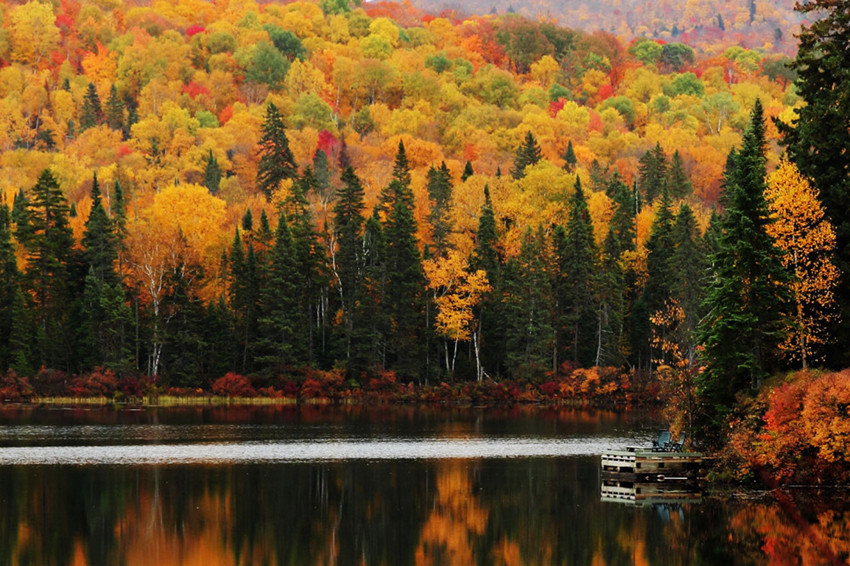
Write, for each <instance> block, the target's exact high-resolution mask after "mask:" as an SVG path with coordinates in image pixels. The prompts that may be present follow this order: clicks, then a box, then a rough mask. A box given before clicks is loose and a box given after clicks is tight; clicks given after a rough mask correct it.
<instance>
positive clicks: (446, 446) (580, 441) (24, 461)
mask: <svg viewBox="0 0 850 566" xmlns="http://www.w3.org/2000/svg"><path fill="white" fill-rule="evenodd" d="M627 441H628V439H624V438H601V437H593V438H570V439H564V440H557V439H552V440H550V439H546V440H539V439H527V438H499V439H483V438H470V439H425V440H419V439H418V440H399V439H393V440H387V441H378V440H361V441H357V440H344V441H338V440H327V441H314V440H309V441H307V440H305V441H296V442H238V443H209V444H200V443H199V444H153V445H126V444H125V445H109V446H26V447H23V446H20V447H7V448H0V465H56V464H63V465H93V464H99V465H140V464H205V463H210V464H212V463H216V464H217V463H263V462H315V461H334V460H404V459H408V460H441V459H453V458H461V459H468V458H529V457H534V458H541V457H566V456H589V455H594V454H599V453H600V452H601V451H602V450H604V449H606V448H616V447H622V446H624V445H625V443H627Z"/></svg>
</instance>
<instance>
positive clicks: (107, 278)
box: [82, 173, 118, 284]
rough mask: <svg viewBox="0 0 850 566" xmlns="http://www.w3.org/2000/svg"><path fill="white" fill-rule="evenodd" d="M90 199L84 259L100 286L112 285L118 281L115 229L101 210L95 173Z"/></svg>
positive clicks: (84, 233) (84, 234)
mask: <svg viewBox="0 0 850 566" xmlns="http://www.w3.org/2000/svg"><path fill="white" fill-rule="evenodd" d="M91 199H92V208H91V212H90V213H89V218H88V220H86V229H85V231H84V232H83V238H82V244H83V250H84V259H85V261H86V263H87V264H88V265H89V267H90V268H91V269H92V270H93V271H94V276H95V278H96V279H97V280H98V281H99V282H100V283H101V284H103V283H114V282H116V281H117V280H118V275H117V273H116V272H115V264H116V262H117V261H118V250H117V245H116V236H115V227H114V224H113V222H112V220H110V218H109V217H108V216H107V214H106V210H105V209H104V208H103V202H102V199H101V196H100V186H99V185H98V182H97V173H95V174H94V175H93V178H92V188H91Z"/></svg>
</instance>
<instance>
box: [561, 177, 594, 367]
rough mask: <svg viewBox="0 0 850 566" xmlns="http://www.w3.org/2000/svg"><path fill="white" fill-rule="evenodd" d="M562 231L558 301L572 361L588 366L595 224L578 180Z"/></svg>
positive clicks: (591, 356) (591, 342)
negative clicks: (564, 227)
mask: <svg viewBox="0 0 850 566" xmlns="http://www.w3.org/2000/svg"><path fill="white" fill-rule="evenodd" d="M563 232H564V233H563V236H562V238H561V239H560V242H558V238H556V243H557V244H558V245H557V248H556V253H557V255H558V268H559V277H560V285H559V291H560V292H559V295H560V298H559V302H560V303H561V305H560V306H561V311H562V312H563V313H564V316H563V326H564V328H565V330H566V336H565V339H566V340H565V342H566V343H565V346H567V350H568V352H569V359H571V360H573V361H574V362H578V363H579V364H581V365H582V366H584V367H587V366H589V365H591V364H592V363H593V361H594V357H595V356H594V354H595V348H594V346H595V345H596V340H595V336H594V330H595V324H594V318H595V316H594V315H595V312H594V308H593V303H594V294H595V285H594V284H595V278H596V277H595V274H596V266H597V249H596V242H595V240H594V238H593V222H592V220H591V219H590V212H589V211H588V208H587V200H586V199H585V196H584V190H583V189H582V187H581V179H579V178H578V177H577V178H576V184H575V191H574V192H573V195H572V197H571V199H570V216H569V221H568V222H567V227H566V230H564V231H563Z"/></svg>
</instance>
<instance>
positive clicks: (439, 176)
mask: <svg viewBox="0 0 850 566" xmlns="http://www.w3.org/2000/svg"><path fill="white" fill-rule="evenodd" d="M428 197H429V198H430V199H431V203H432V205H431V213H430V214H429V215H428V220H429V221H430V223H431V227H432V228H433V234H434V248H435V253H436V255H437V256H438V257H440V256H444V255H445V254H446V253H447V252H448V247H449V243H448V240H447V239H448V236H449V235H450V234H451V232H452V219H451V204H452V175H451V172H449V169H448V167H446V163H445V162H443V163H442V165H440V167H439V168H434V167H431V168H430V169H429V170H428Z"/></svg>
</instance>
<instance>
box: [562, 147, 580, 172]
mask: <svg viewBox="0 0 850 566" xmlns="http://www.w3.org/2000/svg"><path fill="white" fill-rule="evenodd" d="M577 163H578V159H576V152H575V150H574V149H573V141H572V140H570V141H568V142H567V149H566V150H565V151H564V170H565V171H567V172H569V173H572V172H573V171H575V168H576V164H577Z"/></svg>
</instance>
